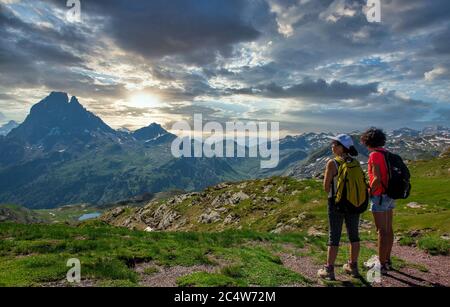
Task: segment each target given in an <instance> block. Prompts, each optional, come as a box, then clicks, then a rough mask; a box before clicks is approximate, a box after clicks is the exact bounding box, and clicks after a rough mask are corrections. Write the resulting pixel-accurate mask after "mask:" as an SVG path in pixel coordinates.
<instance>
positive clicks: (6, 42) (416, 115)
mask: <svg viewBox="0 0 450 307" xmlns="http://www.w3.org/2000/svg"><path fill="white" fill-rule="evenodd" d="M65 4H66V1H61V0H48V1H32V0H22V1H21V2H20V4H17V6H19V7H20V9H19V10H14V7H15V4H12V5H6V4H0V92H1V93H2V95H1V96H0V105H1V107H2V108H6V109H7V111H5V113H6V114H8V115H10V114H12V112H11V110H12V109H13V108H12V107H11V106H12V105H13V104H14V103H16V102H17V101H28V104H29V103H31V102H30V101H29V100H30V99H29V97H25V96H21V97H14V95H15V93H20V92H26V93H30V92H35V91H36V92H41V91H46V90H48V91H51V90H57V91H67V92H69V93H71V94H73V95H77V96H80V97H81V98H82V100H83V101H86V103H87V104H88V107H89V108H90V109H92V110H93V111H94V112H97V113H99V114H101V115H102V116H105V117H118V118H125V117H133V118H136V117H140V115H142V114H152V115H154V114H156V113H157V112H159V113H165V114H173V115H178V116H179V117H189V116H191V115H192V114H193V113H202V114H204V115H205V116H206V117H207V118H209V119H211V120H216V121H220V122H224V121H227V120H229V119H236V118H242V117H255V118H262V117H264V118H266V117H267V118H271V117H270V116H271V115H273V117H276V115H280V113H281V110H282V108H283V107H284V106H286V101H285V100H283V101H282V102H280V101H278V100H277V99H282V98H292V99H290V100H289V101H297V100H298V102H299V103H301V106H300V107H301V108H302V110H304V111H302V112H306V114H307V116H309V117H308V119H307V121H310V122H309V123H305V122H303V123H302V124H299V125H300V126H298V127H306V126H308V127H312V126H311V125H313V123H312V122H311V121H315V123H316V125H322V126H324V125H325V123H327V122H330V119H331V122H332V121H333V120H334V118H335V115H338V116H342V118H343V119H345V120H347V122H346V123H345V124H348V125H352V124H353V123H355V125H356V124H358V125H363V124H364V122H372V121H375V122H382V121H383V120H389V121H390V123H392V124H393V125H394V124H396V123H402V124H403V123H405V122H407V120H408V118H409V119H410V120H411V121H412V122H413V123H414V124H417V125H419V123H420V122H422V123H425V122H426V118H425V117H426V116H428V118H433V117H432V116H431V115H430V113H429V110H431V112H434V113H433V114H434V115H436V114H439V113H442V114H443V115H441V116H440V117H439V119H438V116H435V118H436V122H438V121H445V119H448V113H446V112H448V110H447V109H445V108H442V106H441V105H442V104H443V103H442V101H448V100H449V99H448V98H449V96H448V91H449V90H450V87H449V84H447V83H446V81H447V80H448V75H449V73H450V70H448V68H447V67H450V43H449V42H450V36H449V35H450V30H449V29H450V18H449V17H450V9H449V6H450V2H449V1H448V0H435V1H421V0H386V1H382V22H381V24H377V23H368V22H367V20H366V16H365V14H364V12H363V10H362V9H363V6H364V5H365V4H366V1H365V0H317V1H316V0H315V1H298V0H253V1H241V0H195V1H190V0H171V1H164V0H152V1H125V0H96V1H81V4H82V11H81V13H82V22H81V23H75V24H71V23H68V22H66V21H65V20H62V19H59V18H60V17H63V16H62V15H61V14H62V13H64V12H65V11H66V10H67V7H66V6H65ZM33 14H34V15H38V17H39V19H40V21H43V23H42V22H36V20H35V19H33V18H31V19H30V15H33ZM99 68H100V69H99ZM100 70H101V71H100ZM325 80H326V81H325ZM330 80H335V81H330ZM130 85H131V86H130ZM394 89H395V90H396V91H393V90H394ZM134 91H146V92H148V93H150V94H154V95H156V96H158V97H159V98H160V100H161V101H162V102H163V103H164V104H166V105H168V107H166V108H161V109H158V108H155V109H152V110H148V109H146V108H135V107H128V106H119V107H118V104H117V102H118V101H119V102H120V101H121V102H124V103H126V99H127V98H129V97H130V96H132V95H133V94H134ZM400 93H401V94H400ZM403 94H406V95H409V96H411V97H412V98H404V97H406V96H405V95H403ZM23 95H25V94H23ZM235 95H240V96H239V98H242V99H243V100H244V101H247V100H248V101H249V105H246V107H245V108H238V107H237V106H242V105H244V102H242V101H238V100H236V99H237V98H235V97H233V96H235ZM417 97H420V99H417ZM296 98H298V99H296ZM263 99H264V101H262V100H263ZM422 100H425V101H430V102H434V101H435V100H438V101H441V104H439V103H437V102H436V103H425V102H423V101H422ZM224 101H226V103H230V101H233V102H232V103H235V105H236V107H235V108H229V109H228V110H227V109H226V107H225V106H224V107H223V108H222V106H221V104H222V103H224ZM201 102H203V103H201ZM260 102H261V103H260ZM232 103H230V104H232ZM259 103H260V104H259ZM272 103H273V105H272ZM289 103H290V102H289ZM119 104H120V103H119ZM260 105H261V108H259V107H260ZM262 105H263V107H262ZM255 106H257V107H256V109H255ZM14 109H18V108H15V107H14ZM346 109H347V112H345V111H344V110H346ZM308 110H310V111H308ZM438 110H439V111H438ZM446 110H447V111H446ZM308 112H309V113H308ZM289 114H290V113H289ZM294 114H295V111H294ZM348 114H350V115H351V116H350V115H348ZM446 114H447V115H446ZM298 116H299V117H300V114H298ZM352 116H353V117H352ZM446 116H447V117H446ZM302 118H303V117H302ZM353 118H356V120H355V121H352V119H353ZM303 119H304V118H303ZM286 125H288V126H289V127H294V126H295V121H293V122H292V123H291V122H289V120H287V121H286ZM301 125H303V126H301Z"/></svg>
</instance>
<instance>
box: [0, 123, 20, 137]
mask: <svg viewBox="0 0 450 307" xmlns="http://www.w3.org/2000/svg"><path fill="white" fill-rule="evenodd" d="M17 126H19V124H18V123H17V122H16V121H14V120H10V121H9V122H7V123H6V124H4V125H3V126H1V127H0V135H7V134H8V133H9V132H10V131H11V130H13V129H14V128H16V127H17Z"/></svg>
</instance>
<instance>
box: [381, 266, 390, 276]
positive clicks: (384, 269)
mask: <svg viewBox="0 0 450 307" xmlns="http://www.w3.org/2000/svg"><path fill="white" fill-rule="evenodd" d="M389 270H390V268H389V265H388V264H387V263H384V264H382V265H381V267H380V273H381V275H387V274H388V272H389Z"/></svg>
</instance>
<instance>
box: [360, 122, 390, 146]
mask: <svg viewBox="0 0 450 307" xmlns="http://www.w3.org/2000/svg"><path fill="white" fill-rule="evenodd" d="M360 141H361V143H362V144H363V145H365V146H368V147H371V148H377V147H383V146H384V145H385V144H386V134H385V133H384V131H383V130H381V129H378V128H375V127H372V128H369V129H368V130H367V131H365V132H364V133H363V134H362V135H361V138H360Z"/></svg>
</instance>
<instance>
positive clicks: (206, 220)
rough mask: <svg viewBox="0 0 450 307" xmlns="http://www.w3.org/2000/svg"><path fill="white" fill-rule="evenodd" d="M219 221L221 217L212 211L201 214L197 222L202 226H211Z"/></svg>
mask: <svg viewBox="0 0 450 307" xmlns="http://www.w3.org/2000/svg"><path fill="white" fill-rule="evenodd" d="M220 220H221V217H220V214H219V212H217V211H214V210H213V211H211V212H209V213H203V214H202V215H200V217H199V219H198V222H199V223H202V224H211V223H215V222H217V221H220Z"/></svg>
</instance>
